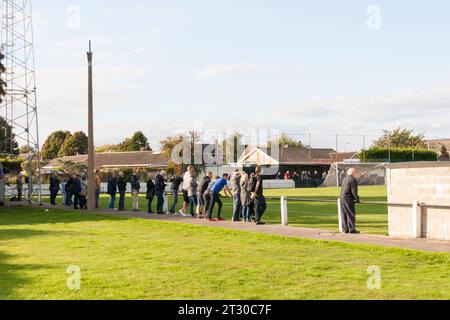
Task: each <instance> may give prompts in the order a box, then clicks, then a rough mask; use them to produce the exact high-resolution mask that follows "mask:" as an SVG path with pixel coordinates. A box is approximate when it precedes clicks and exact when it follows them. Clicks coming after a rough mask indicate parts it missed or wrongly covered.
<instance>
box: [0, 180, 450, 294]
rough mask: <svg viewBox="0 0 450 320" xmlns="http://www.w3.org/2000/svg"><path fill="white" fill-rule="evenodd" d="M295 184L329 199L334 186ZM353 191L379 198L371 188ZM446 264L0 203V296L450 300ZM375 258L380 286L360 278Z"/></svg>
mask: <svg viewBox="0 0 450 320" xmlns="http://www.w3.org/2000/svg"><path fill="white" fill-rule="evenodd" d="M297 192H302V194H301V196H302V197H303V196H305V197H314V198H316V197H324V198H335V196H336V195H335V193H336V192H337V190H334V189H327V190H325V189H315V190H300V191H297ZM272 193H273V195H274V196H276V195H278V193H283V194H285V191H272ZM361 193H362V195H363V198H364V196H365V197H367V198H369V197H371V200H374V199H380V200H381V199H383V197H384V196H383V190H381V189H378V188H367V189H366V188H363V189H362V190H361ZM296 196H298V195H297V194H296ZM106 200H107V199H106V198H103V199H102V201H103V202H105V201H106ZM229 205H230V204H227V206H229ZM271 205H273V208H271V209H270V211H269V213H268V214H267V219H266V220H267V221H268V222H272V223H276V222H277V219H278V218H277V214H278V213H277V209H276V206H277V203H273V204H271ZM293 206H294V207H295V208H296V210H299V213H302V215H299V216H298V217H297V216H296V214H293V215H292V216H293V218H292V220H294V219H297V220H294V221H296V224H298V225H304V226H310V227H319V226H320V227H321V228H330V229H333V228H336V226H335V225H334V221H333V220H334V219H335V217H334V215H335V213H334V211H335V210H334V209H335V208H333V207H332V206H330V207H329V208H326V209H325V210H324V208H323V207H322V208H319V207H315V206H310V205H308V206H305V205H303V204H298V205H295V204H294V205H293ZM374 209H375V208H374ZM378 209H379V208H378ZM366 210H367V212H364V213H362V214H361V216H363V217H366V218H365V219H366V220H367V223H368V225H370V228H373V230H375V229H376V228H377V226H378V225H381V226H382V228H385V222H384V223H383V224H382V223H381V222H378V220H380V221H382V219H383V217H384V218H385V217H386V214H385V213H383V212H380V213H376V212H375V213H372V212H371V211H370V210H369V208H367V209H366ZM328 211H330V212H328ZM278 212H279V210H278ZM314 212H316V213H314ZM306 213H307V214H308V215H306ZM315 216H317V217H318V219H316V220H311V219H313V217H315ZM374 216H377V217H378V218H377V219H373V217H374ZM336 219H337V218H336ZM311 221H314V222H315V223H313V224H311V223H310V222H311ZM361 229H362V230H364V229H363V228H361ZM367 230H369V229H367ZM449 262H450V255H449V254H444V253H428V252H419V251H411V250H402V249H394V248H385V247H375V246H368V245H357V244H344V243H337V242H325V241H313V240H306V239H305V240H303V239H294V238H286V237H280V236H271V235H265V234H257V233H249V232H243V231H236V230H225V229H221V228H214V227H200V226H194V225H188V224H184V223H177V222H162V221H152V220H142V219H132V218H122V217H112V216H108V215H88V214H86V213H81V212H72V211H66V210H58V209H52V210H50V212H45V210H44V209H43V208H27V207H17V208H9V209H7V208H2V209H0V274H1V277H0V299H194V300H199V299H221V300H223V299H450V286H449V283H448V279H449V277H450V268H449V267H448V266H449ZM374 266H375V267H376V268H379V270H380V272H381V282H380V287H379V288H373V287H371V286H370V285H368V283H370V277H371V274H370V272H369V273H368V271H370V270H372V269H370V268H373V267H374Z"/></svg>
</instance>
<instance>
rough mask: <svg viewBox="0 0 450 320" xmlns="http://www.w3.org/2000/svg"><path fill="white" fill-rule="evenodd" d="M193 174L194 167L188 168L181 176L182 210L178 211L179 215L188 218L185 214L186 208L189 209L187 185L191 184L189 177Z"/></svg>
mask: <svg viewBox="0 0 450 320" xmlns="http://www.w3.org/2000/svg"><path fill="white" fill-rule="evenodd" d="M194 174H195V168H194V166H192V165H191V166H188V169H187V171H186V173H185V174H184V176H183V189H182V192H183V208H182V209H181V210H180V214H181V215H182V216H183V217H188V215H187V214H186V212H187V210H188V208H189V202H190V201H189V196H188V188H189V185H190V183H191V177H192V176H194Z"/></svg>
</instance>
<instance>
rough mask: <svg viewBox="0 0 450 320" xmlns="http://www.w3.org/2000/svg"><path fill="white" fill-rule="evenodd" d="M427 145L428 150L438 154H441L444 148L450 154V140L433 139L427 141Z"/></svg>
mask: <svg viewBox="0 0 450 320" xmlns="http://www.w3.org/2000/svg"><path fill="white" fill-rule="evenodd" d="M425 143H426V144H427V147H428V149H430V150H433V151H436V153H437V154H440V152H441V150H442V147H443V146H445V147H446V148H447V151H449V152H450V139H431V140H426V141H425Z"/></svg>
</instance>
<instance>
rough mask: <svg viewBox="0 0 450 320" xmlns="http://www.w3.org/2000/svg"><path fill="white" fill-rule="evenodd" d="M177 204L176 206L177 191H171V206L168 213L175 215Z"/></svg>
mask: <svg viewBox="0 0 450 320" xmlns="http://www.w3.org/2000/svg"><path fill="white" fill-rule="evenodd" d="M177 204H178V190H172V206H171V207H170V210H169V212H170V213H175V211H176V210H177Z"/></svg>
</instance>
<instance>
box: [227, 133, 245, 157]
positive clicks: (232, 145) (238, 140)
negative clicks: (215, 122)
mask: <svg viewBox="0 0 450 320" xmlns="http://www.w3.org/2000/svg"><path fill="white" fill-rule="evenodd" d="M242 138H243V135H242V134H240V133H239V132H237V131H236V132H235V133H233V134H232V135H230V136H229V137H228V138H227V139H225V140H224V141H223V142H222V149H223V153H224V157H226V159H223V160H224V161H226V162H228V163H235V162H237V161H238V159H239V156H240V154H239V147H240V146H241V145H242ZM229 150H231V151H232V152H233V153H232V154H231V151H229ZM229 153H230V154H229ZM230 157H231V158H230Z"/></svg>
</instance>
